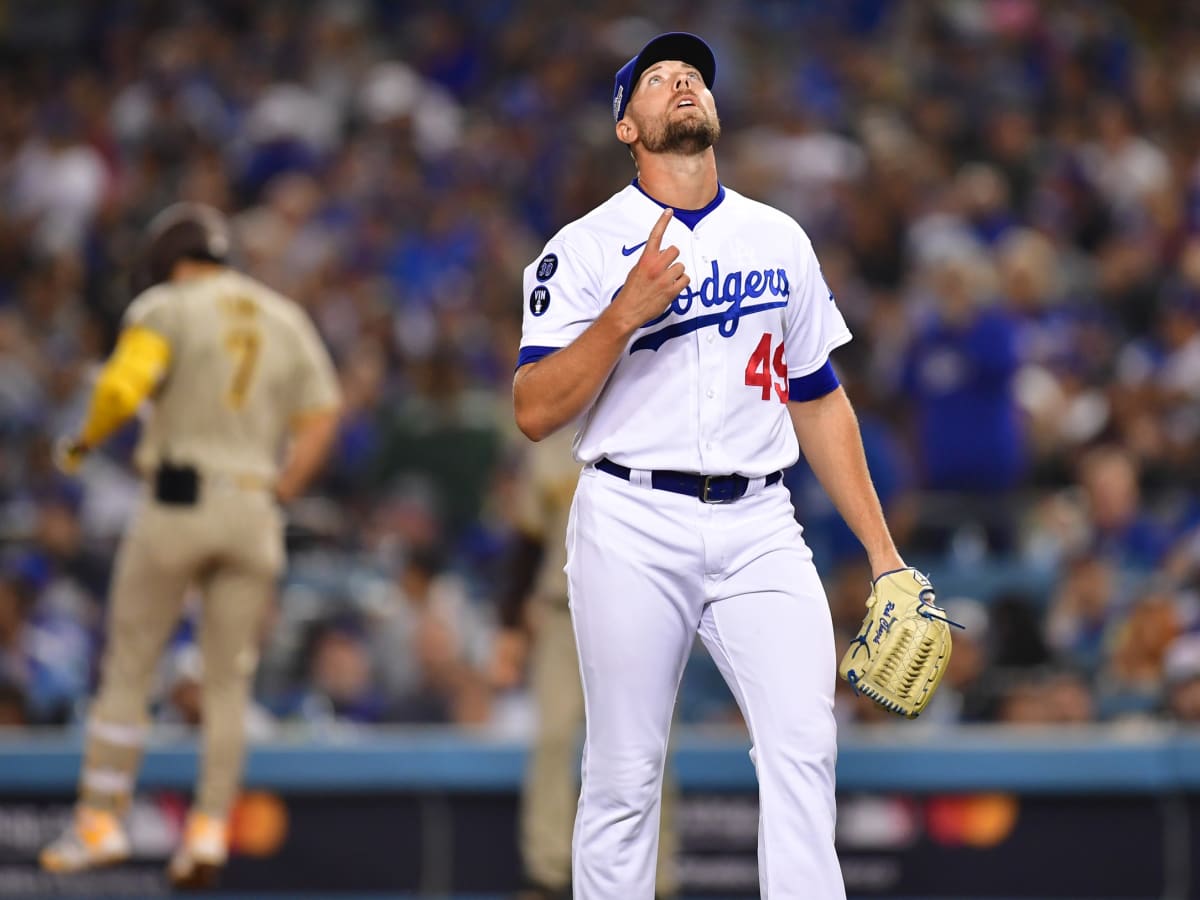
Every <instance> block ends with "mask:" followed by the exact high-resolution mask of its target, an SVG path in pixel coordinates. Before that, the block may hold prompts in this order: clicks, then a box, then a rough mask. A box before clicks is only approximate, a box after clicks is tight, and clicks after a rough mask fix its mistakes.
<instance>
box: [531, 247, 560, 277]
mask: <svg viewBox="0 0 1200 900" xmlns="http://www.w3.org/2000/svg"><path fill="white" fill-rule="evenodd" d="M557 271H558V256H557V255H556V254H554V253H547V254H546V255H545V256H543V257H542V258H541V261H540V262H539V263H538V264H537V271H536V272H535V273H534V276H535V277H536V278H537V280H538V281H549V280H550V279H551V278H553V277H554V273H555V272H557Z"/></svg>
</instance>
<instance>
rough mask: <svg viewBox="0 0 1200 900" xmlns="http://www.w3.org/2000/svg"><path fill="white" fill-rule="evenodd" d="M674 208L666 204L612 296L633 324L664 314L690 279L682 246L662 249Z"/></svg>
mask: <svg viewBox="0 0 1200 900" xmlns="http://www.w3.org/2000/svg"><path fill="white" fill-rule="evenodd" d="M673 214H674V210H672V209H671V208H670V207H667V208H666V209H664V210H663V211H662V215H661V216H659V217H658V221H657V222H655V223H654V227H653V228H652V229H650V237H649V238H647V240H646V246H645V247H644V248H643V250H642V255H641V256H640V257H639V258H638V261H637V262H636V263H635V264H634V266H633V268H632V269H630V270H629V275H628V276H626V278H625V285H624V287H622V288H621V291H620V293H618V294H617V296H616V298H615V299H614V300H613V306H615V307H618V308H619V309H620V310H621V312H622V314H623V315H622V318H623V319H624V318H625V316H628V318H627V319H625V321H626V322H627V323H628V324H629V325H630V327H631V328H640V327H641V326H642V325H643V324H645V323H646V322H649V321H650V320H651V319H654V318H656V317H658V316H660V315H662V313H663V311H664V310H666V308H667V307H668V306H670V305H671V301H672V300H674V299H675V298H676V297H677V296H678V295H679V292H680V291H682V290H683V289H684V288H686V287H687V286H688V284H689V283H690V282H691V279H690V278H689V277H688V276H687V275H686V274H685V273H684V268H683V263H682V262H679V261H678V260H679V248H678V247H675V246H669V247H667V249H665V250H663V249H662V239H663V235H664V234H666V231H667V224H668V223H669V222H670V221H671V216H672V215H673Z"/></svg>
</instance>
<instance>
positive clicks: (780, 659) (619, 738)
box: [566, 467, 845, 900]
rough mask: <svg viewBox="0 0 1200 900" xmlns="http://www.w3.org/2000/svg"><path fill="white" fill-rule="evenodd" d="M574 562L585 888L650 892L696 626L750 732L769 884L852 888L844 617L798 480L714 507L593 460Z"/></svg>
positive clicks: (768, 888)
mask: <svg viewBox="0 0 1200 900" xmlns="http://www.w3.org/2000/svg"><path fill="white" fill-rule="evenodd" d="M566 570H567V577H568V582H569V591H570V598H571V615H572V619H573V621H574V627H575V638H576V641H577V643H578V647H579V662H580V673H581V676H582V681H583V691H584V704H585V708H586V714H587V737H586V742H585V745H584V756H583V775H582V790H581V793H580V798H579V808H578V812H577V814H576V818H575V834H574V844H573V851H572V854H573V861H572V869H573V872H572V878H573V885H574V896H575V897H576V898H578V900H650V898H652V897H653V896H654V873H655V857H656V852H657V841H658V818H659V798H660V797H661V794H662V773H663V762H664V759H665V756H666V750H667V732H668V729H669V728H670V724H671V714H672V708H673V706H674V704H675V695H676V692H677V691H678V688H679V680H680V677H681V676H682V674H683V669H684V665H685V663H686V662H687V658H688V655H689V653H690V650H691V647H692V644H693V641H694V638H695V635H696V633H697V632H699V634H700V637H701V638H702V639H703V641H704V643H705V645H706V646H707V647H708V651H709V653H711V654H712V656H713V659H714V660H715V661H716V663H717V665H718V667H719V668H720V670H721V672H722V674H723V675H724V676H725V680H726V682H727V683H728V684H729V687H730V689H731V690H732V691H733V695H734V697H735V698H736V700H737V703H738V706H739V707H740V708H741V711H742V714H743V716H744V717H745V720H746V723H747V724H748V726H749V729H750V737H751V742H752V749H751V751H750V757H751V759H752V761H753V762H754V766H755V771H756V773H757V776H758V784H759V837H758V865H759V883H760V887H761V892H762V896H763V897H765V898H770V900H784V898H804V900H842V898H844V897H845V888H844V887H843V884H842V876H841V869H840V866H839V864H838V858H837V854H836V852H835V850H834V843H833V837H834V819H835V803H834V761H835V758H836V755H837V742H836V727H835V724H834V718H833V691H834V679H835V677H836V660H835V651H834V641H833V626H832V623H831V620H830V613H829V606H828V603H827V601H826V599H825V593H824V590H823V588H822V586H821V582H820V579H819V578H818V576H817V572H816V569H815V568H814V566H813V564H812V553H811V551H810V550H809V549H808V547H807V546H806V545H805V544H804V541H803V539H802V538H801V529H800V526H799V525H798V524H797V523H796V520H795V515H794V510H793V508H792V505H791V500H790V498H789V495H788V492H787V490H786V489H785V488H784V487H783V486H782V485H781V484H775V485H772V486H770V487H766V488H763V487H762V481H761V479H759V480H758V481H757V482H753V483H752V484H751V487H750V489H749V490H748V491H747V494H746V496H744V497H742V498H741V499H739V500H736V501H734V502H733V503H728V504H705V503H701V502H700V501H699V500H697V499H693V498H690V497H686V496H683V495H680V494H674V493H670V492H667V491H662V490H654V489H651V488H650V487H649V483H648V477H647V476H646V473H638V472H635V473H633V478H632V479H631V481H628V482H627V481H624V480H622V479H620V478H617V477H614V476H612V475H609V474H607V473H604V472H599V471H596V470H595V469H593V468H590V467H589V468H587V469H585V470H584V472H583V474H582V476H581V477H580V481H579V488H578V491H577V492H576V494H575V501H574V505H573V506H572V509H571V517H570V522H569V525H568V529H567V567H566Z"/></svg>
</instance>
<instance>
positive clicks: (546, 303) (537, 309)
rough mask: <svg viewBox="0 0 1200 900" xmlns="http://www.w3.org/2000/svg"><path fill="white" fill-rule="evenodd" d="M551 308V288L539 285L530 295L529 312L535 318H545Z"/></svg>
mask: <svg viewBox="0 0 1200 900" xmlns="http://www.w3.org/2000/svg"><path fill="white" fill-rule="evenodd" d="M549 308H550V288H548V287H546V286H545V285H544V284H539V285H538V286H537V287H535V288H534V289H533V290H532V291H531V292H530V293H529V312H530V313H531V314H532V315H535V316H544V315H545V314H546V310H548V309H549Z"/></svg>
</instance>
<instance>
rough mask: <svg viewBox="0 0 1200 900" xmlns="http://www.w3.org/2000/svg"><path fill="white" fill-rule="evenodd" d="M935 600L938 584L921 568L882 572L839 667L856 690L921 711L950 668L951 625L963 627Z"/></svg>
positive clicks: (906, 710) (887, 705)
mask: <svg viewBox="0 0 1200 900" xmlns="http://www.w3.org/2000/svg"><path fill="white" fill-rule="evenodd" d="M933 601H934V593H933V585H931V584H930V583H929V579H928V578H926V577H925V576H924V575H922V574H921V573H920V572H918V571H917V570H916V569H897V570H896V571H895V572H885V573H884V574H883V575H880V576H879V577H878V578H876V579H875V581H874V582H873V583H872V585H871V596H870V597H868V598H867V617H866V619H865V620H864V621H863V626H862V629H861V630H860V631H859V633H858V637H856V638H855V639H854V640H853V641H851V642H850V648H849V649H848V650H847V651H846V654H845V655H844V656H843V657H842V664H841V665H840V666H839V667H838V674H839V675H841V676H842V678H844V679H846V681H848V682H849V683H850V686H851V687H852V688H854V690H855V692H856V693H860V694H866V695H867V696H868V697H870V698H871V699H872V700H874V701H875V702H876V703H878V704H879V705H880V706H882V707H883V708H884V709H887V710H890V711H891V712H894V713H896V714H898V715H901V716H906V717H907V718H909V719H915V718H916V717H917V716H919V715H920V714H921V710H923V709H924V708H925V706H926V705H927V704H928V703H929V701H930V699H931V698H932V697H933V692H934V691H935V690H937V686H938V684H940V683H941V680H942V676H943V675H945V674H946V666H947V664H948V663H949V662H950V626H951V625H954V626H955V627H956V628H962V626H961V625H959V624H958V623H957V622H951V621H950V620H949V619H947V618H946V613H945V612H944V611H943V610H942V609H940V608H939V607H937V606H934V605H933Z"/></svg>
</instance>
